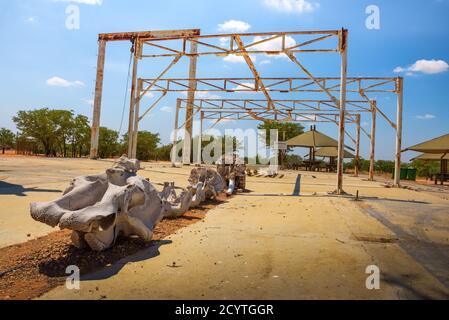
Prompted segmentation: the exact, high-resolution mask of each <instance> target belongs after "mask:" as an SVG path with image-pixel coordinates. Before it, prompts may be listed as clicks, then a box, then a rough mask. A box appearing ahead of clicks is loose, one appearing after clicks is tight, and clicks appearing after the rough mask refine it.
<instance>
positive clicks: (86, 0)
mask: <svg viewBox="0 0 449 320" xmlns="http://www.w3.org/2000/svg"><path fill="white" fill-rule="evenodd" d="M53 1H55V2H74V3H80V4H88V5H99V6H101V5H102V4H103V0H53Z"/></svg>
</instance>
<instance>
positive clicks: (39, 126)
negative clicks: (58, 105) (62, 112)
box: [13, 108, 57, 156]
mask: <svg viewBox="0 0 449 320" xmlns="http://www.w3.org/2000/svg"><path fill="white" fill-rule="evenodd" d="M52 111H53V110H52ZM52 111H50V110H49V109H47V108H44V109H37V110H31V111H19V112H17V115H16V116H15V117H13V121H14V123H15V124H16V126H17V129H19V130H20V132H21V134H22V135H23V136H24V137H29V138H34V139H35V140H37V141H38V142H39V143H41V144H42V147H43V149H44V152H45V155H46V156H50V155H51V154H52V153H55V151H54V147H55V143H56V141H57V137H56V129H57V127H56V125H55V123H54V121H53V120H54V119H53V117H52V116H51V115H52Z"/></svg>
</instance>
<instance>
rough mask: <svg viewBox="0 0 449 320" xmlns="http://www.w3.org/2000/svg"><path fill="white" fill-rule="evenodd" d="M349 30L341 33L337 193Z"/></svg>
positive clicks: (340, 178) (342, 150) (340, 175)
mask: <svg viewBox="0 0 449 320" xmlns="http://www.w3.org/2000/svg"><path fill="white" fill-rule="evenodd" d="M347 37H348V31H347V30H344V29H342V30H341V33H340V55H341V75H340V79H341V80H340V81H341V83H340V101H339V103H340V122H339V132H338V157H337V194H339V195H341V194H343V193H344V191H343V161H344V155H345V121H344V120H342V119H345V113H346V74H347V44H348V42H347V41H348V39H347Z"/></svg>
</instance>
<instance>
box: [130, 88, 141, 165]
mask: <svg viewBox="0 0 449 320" xmlns="http://www.w3.org/2000/svg"><path fill="white" fill-rule="evenodd" d="M142 87H143V82H142V80H141V79H138V80H137V92H136V99H135V100H134V102H135V107H134V128H133V141H132V142H133V144H132V152H131V158H132V159H136V158H137V136H138V133H139V115H140V100H141V99H139V97H140V93H141V92H142Z"/></svg>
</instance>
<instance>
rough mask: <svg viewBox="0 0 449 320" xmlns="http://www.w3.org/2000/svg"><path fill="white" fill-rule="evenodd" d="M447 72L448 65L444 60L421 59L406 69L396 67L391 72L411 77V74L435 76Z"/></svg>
mask: <svg viewBox="0 0 449 320" xmlns="http://www.w3.org/2000/svg"><path fill="white" fill-rule="evenodd" d="M447 70H449V64H448V63H447V62H446V61H444V60H435V59H432V60H426V59H421V60H418V61H416V62H415V63H414V64H412V65H411V66H409V67H407V68H403V67H396V68H395V69H394V70H393V71H394V72H396V73H402V72H406V75H413V73H418V72H421V73H425V74H437V73H442V72H446V71H447Z"/></svg>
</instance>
